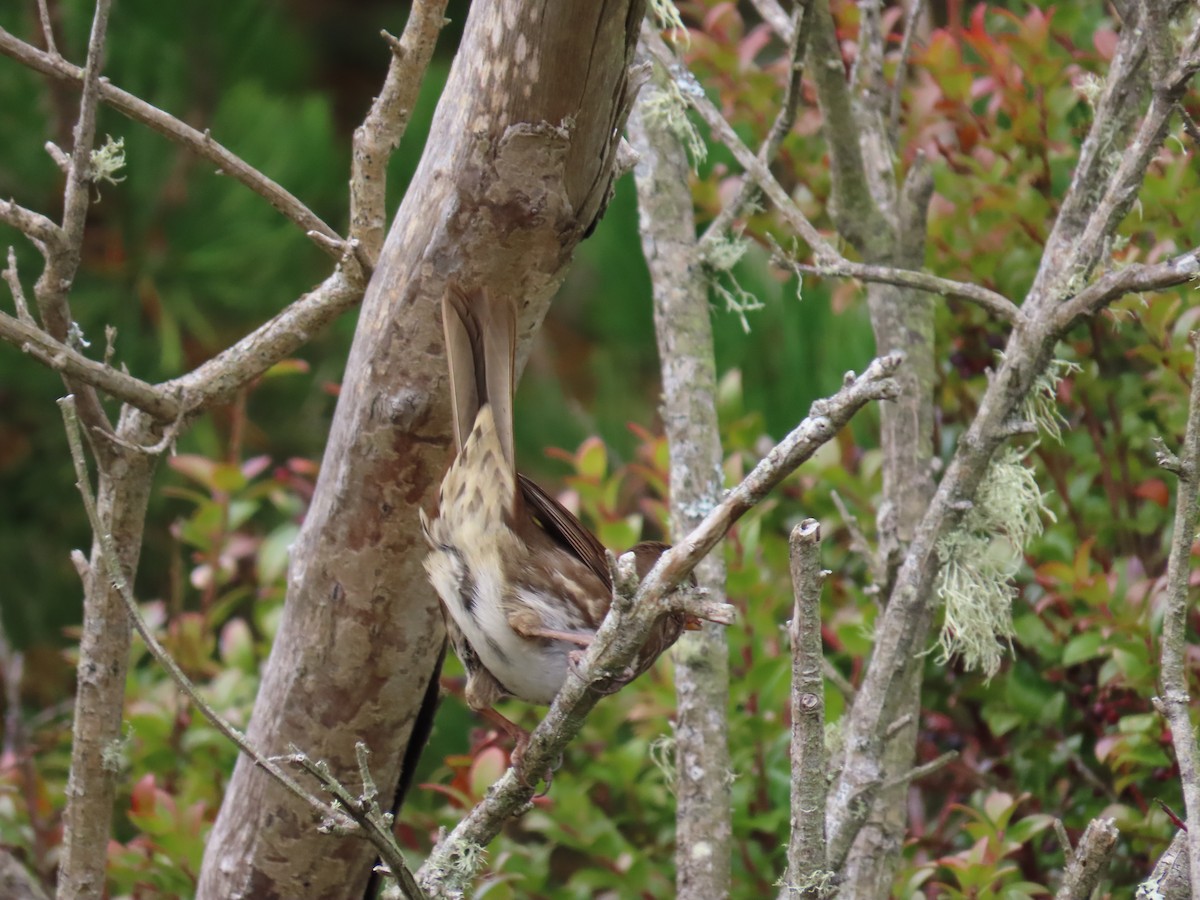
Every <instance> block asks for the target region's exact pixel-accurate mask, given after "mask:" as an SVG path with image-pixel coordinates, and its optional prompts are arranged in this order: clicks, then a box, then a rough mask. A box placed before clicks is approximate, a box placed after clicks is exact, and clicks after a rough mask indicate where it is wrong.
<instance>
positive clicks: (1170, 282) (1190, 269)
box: [1054, 247, 1200, 330]
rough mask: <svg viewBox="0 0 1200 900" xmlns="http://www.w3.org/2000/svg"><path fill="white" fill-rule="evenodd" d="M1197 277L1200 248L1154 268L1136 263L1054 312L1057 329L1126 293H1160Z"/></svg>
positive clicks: (1114, 272) (1075, 297) (1097, 282)
mask: <svg viewBox="0 0 1200 900" xmlns="http://www.w3.org/2000/svg"><path fill="white" fill-rule="evenodd" d="M1197 277H1200V247H1195V248H1193V249H1191V250H1189V251H1188V252H1186V253H1181V254H1180V255H1179V256H1175V257H1172V258H1171V259H1168V260H1164V261H1163V262H1160V263H1155V264H1154V265H1149V266H1147V265H1142V264H1140V263H1135V264H1133V265H1130V266H1126V267H1125V268H1123V269H1117V270H1115V271H1113V272H1108V273H1106V274H1105V275H1103V276H1101V277H1100V278H1098V279H1096V281H1094V282H1092V284H1090V285H1088V286H1087V287H1086V288H1084V289H1083V290H1081V291H1080V292H1079V293H1078V294H1076V295H1075V296H1074V297H1071V298H1070V299H1069V300H1067V301H1065V302H1064V303H1062V304H1061V305H1060V306H1059V307H1058V308H1057V309H1056V310H1055V311H1054V318H1055V327H1056V328H1059V329H1063V330H1065V329H1067V328H1070V327H1071V325H1072V324H1073V323H1074V322H1075V320H1076V319H1079V318H1081V317H1083V316H1089V315H1091V314H1092V313H1095V312H1096V311H1097V310H1100V309H1103V308H1104V307H1105V306H1107V305H1108V304H1110V303H1112V302H1113V301H1114V300H1118V299H1120V298H1121V297H1124V296H1125V295H1126V294H1136V293H1140V292H1142V291H1161V290H1165V289H1166V288H1170V287H1175V286H1176V285H1180V284H1186V283H1187V282H1190V281H1195V280H1196V279H1197Z"/></svg>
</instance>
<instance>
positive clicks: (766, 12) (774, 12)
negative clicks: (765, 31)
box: [751, 0, 796, 44]
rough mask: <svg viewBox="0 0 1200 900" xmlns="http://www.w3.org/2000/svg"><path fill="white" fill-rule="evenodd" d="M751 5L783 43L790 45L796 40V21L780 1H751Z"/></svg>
mask: <svg viewBox="0 0 1200 900" xmlns="http://www.w3.org/2000/svg"><path fill="white" fill-rule="evenodd" d="M751 5H752V6H753V7H754V8H755V9H756V10H758V14H759V15H760V16H762V20H763V21H764V22H766V23H767V24H768V25H770V26H771V30H772V31H774V32H775V34H776V36H777V37H778V38H779V39H780V40H781V41H783V42H784V43H785V44H790V43H792V41H794V40H795V39H796V21H795V19H793V18H792V17H791V16H789V15H788V14H787V11H786V10H785V9H784V8H783V7H782V6H780V5H779V0H751Z"/></svg>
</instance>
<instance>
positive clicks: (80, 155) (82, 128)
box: [34, 0, 113, 462]
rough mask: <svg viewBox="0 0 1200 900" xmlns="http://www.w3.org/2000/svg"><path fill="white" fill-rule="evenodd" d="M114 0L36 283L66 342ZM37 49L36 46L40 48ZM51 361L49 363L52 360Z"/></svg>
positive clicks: (49, 323)
mask: <svg viewBox="0 0 1200 900" xmlns="http://www.w3.org/2000/svg"><path fill="white" fill-rule="evenodd" d="M111 9H112V0H97V2H96V9H95V13H94V14H93V17H92V28H91V32H90V34H89V37H88V49H87V61H86V64H85V66H84V69H83V71H82V73H81V75H80V80H81V83H82V86H83V87H82V92H81V95H80V101H79V116H78V118H77V119H76V121H75V128H74V131H73V133H72V140H73V141H74V146H73V147H72V148H71V160H70V165H69V167H68V171H67V175H66V189H65V191H64V194H63V218H62V226H61V228H60V229H58V233H59V237H58V239H57V240H54V241H47V243H46V248H45V251H44V256H45V258H46V265H45V268H44V269H43V270H42V274H41V276H40V277H39V278H38V280H37V283H36V284H35V285H34V297H35V299H36V300H37V306H38V314H39V317H40V319H41V323H42V328H44V329H45V331H46V332H47V333H48V334H49V335H50V336H51V337H52V338H54V339H55V340H57V341H58V342H60V343H67V342H68V340H69V336H70V335H71V333H72V329H74V328H75V327H76V326H75V320H74V316H73V315H72V313H71V304H70V302H69V299H68V295H69V293H70V290H71V285H72V284H73V283H74V281H75V276H76V274H77V273H78V271H79V263H80V260H81V259H82V256H83V230H84V226H85V224H86V220H87V211H88V205H89V203H90V200H91V198H90V192H91V187H92V144H93V141H94V138H95V133H96V107H97V104H98V97H99V91H100V70H101V69H102V68H103V66H104V41H105V37H106V35H107V33H108V18H109V14H110V12H111ZM38 52H40V51H38ZM35 352H36V351H35ZM51 365H53V363H51ZM63 381H64V383H65V384H66V386H67V390H68V391H70V392H71V393H73V394H76V395H77V396H78V397H79V415H80V416H81V417H82V418H83V420H84V422H86V423H87V425H88V429H89V433H90V432H95V431H99V432H104V433H111V432H112V430H113V428H112V422H110V421H109V418H108V414H107V413H106V412H105V411H104V407H103V406H102V405H101V403H100V398H99V397H97V396H96V392H95V389H94V388H92V387H91V386H90V385H88V384H81V383H78V382H75V381H73V380H72V379H71V377H70V376H69V375H67V374H65V373H64V375H63ZM93 450H94V452H95V453H96V455H97V458H98V459H100V460H101V461H102V462H103V461H106V460H107V459H108V453H109V448H107V447H105V446H102V445H94V446H93Z"/></svg>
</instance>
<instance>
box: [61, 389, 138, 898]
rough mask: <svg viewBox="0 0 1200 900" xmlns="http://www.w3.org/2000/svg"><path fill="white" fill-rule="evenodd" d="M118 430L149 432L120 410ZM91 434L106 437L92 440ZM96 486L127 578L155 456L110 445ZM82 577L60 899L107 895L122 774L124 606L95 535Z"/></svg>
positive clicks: (131, 434)
mask: <svg viewBox="0 0 1200 900" xmlns="http://www.w3.org/2000/svg"><path fill="white" fill-rule="evenodd" d="M117 434H118V435H119V436H120V437H121V438H123V439H125V440H127V441H133V442H137V443H145V442H148V440H149V438H150V437H151V432H150V427H149V423H148V420H147V419H146V417H145V416H144V415H143V414H141V413H139V412H136V411H131V410H128V409H127V410H126V413H125V415H124V416H123V420H122V422H121V424H120V425H119V426H118V428H117ZM97 440H106V439H105V438H97ZM114 454H115V455H113V456H110V457H109V459H110V462H109V463H108V464H107V465H106V466H104V468H103V469H102V471H101V475H100V482H99V488H98V491H97V498H96V499H97V507H98V512H99V516H100V521H101V523H103V526H104V528H105V530H106V531H107V532H108V534H110V535H112V541H113V543H114V544H115V545H116V547H117V548H118V551H117V552H118V553H119V554H120V557H121V564H122V566H123V567H124V569H125V577H126V578H127V579H129V580H132V578H133V573H134V572H135V571H137V563H138V557H139V555H140V553H141V548H142V533H143V531H144V530H145V517H146V505H147V503H148V502H149V499H150V488H151V483H152V480H153V474H154V469H155V464H156V463H157V462H158V459H157V457H154V456H150V455H147V454H143V453H137V452H127V451H121V450H119V449H115V450H114ZM89 565H90V571H89V572H88V574H87V575H86V576H85V578H84V597H83V625H82V635H81V637H80V641H79V665H78V667H77V676H76V682H77V686H76V693H75V717H74V722H73V724H72V734H71V775H70V779H69V780H68V782H67V790H66V797H67V805H66V810H65V812H64V814H63V830H64V831H63V849H62V858H61V860H60V862H59V884H58V893H57V896H58V898H59V900H69V898H71V900H73V898H97V900H98V898H101V897H103V896H105V874H104V873H105V864H106V862H107V859H108V840H109V834H110V830H111V824H112V814H113V800H114V797H115V796H116V785H117V778H118V777H119V776H120V774H121V766H122V762H121V741H122V734H121V723H122V714H123V712H124V705H125V674H126V671H127V669H128V667H129V645H130V628H129V617H128V616H127V615H126V613H125V604H124V602H123V601H122V600H121V595H120V592H119V591H118V590H117V588H116V587H115V586H114V585H113V583H112V579H110V578H108V577H107V575H106V574H105V573H106V571H107V567H106V566H105V564H104V560H103V554H102V551H101V548H100V544H99V541H93V544H92V555H91V561H90V564H89Z"/></svg>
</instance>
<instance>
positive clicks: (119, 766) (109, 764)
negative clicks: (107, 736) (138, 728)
mask: <svg viewBox="0 0 1200 900" xmlns="http://www.w3.org/2000/svg"><path fill="white" fill-rule="evenodd" d="M132 741H133V728H132V727H129V728H127V729H126V731H125V734H124V735H123V736H122V737H116V738H113V739H112V740H111V741H109V742H108V743H107V744H105V745H104V748H103V749H102V750H101V751H100V765H101V766H102V767H103V769H104V771H106V772H112V773H114V774H119V773H120V772H123V771H124V770H125V769H126V768H127V767H128V766H129V745H130V743H131V742H132Z"/></svg>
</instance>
